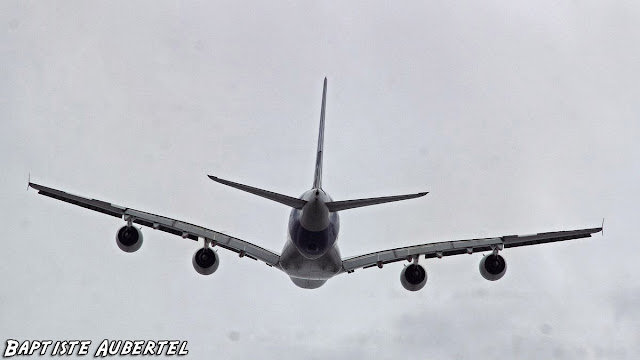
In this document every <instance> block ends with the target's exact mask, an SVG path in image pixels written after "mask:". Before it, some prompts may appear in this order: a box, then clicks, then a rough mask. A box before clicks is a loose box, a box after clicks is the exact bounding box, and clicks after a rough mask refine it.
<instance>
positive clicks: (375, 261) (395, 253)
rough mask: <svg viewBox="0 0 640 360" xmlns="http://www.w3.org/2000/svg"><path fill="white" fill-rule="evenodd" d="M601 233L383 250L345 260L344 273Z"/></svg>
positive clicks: (510, 237)
mask: <svg viewBox="0 0 640 360" xmlns="http://www.w3.org/2000/svg"><path fill="white" fill-rule="evenodd" d="M600 231H602V227H598V228H591V229H580V230H569V231H556V232H546V233H538V234H532V235H507V236H500V237H494V238H484V239H471V240H456V241H444V242H437V243H430V244H421V245H414V246H406V247H401V248H396V249H389V250H382V251H377V252H373V253H369V254H365V255H358V256H353V257H349V258H346V259H343V260H342V268H343V270H344V271H345V272H353V271H355V270H357V269H361V268H362V269H366V268H369V267H372V266H376V265H377V266H378V267H382V265H384V264H388V263H392V262H396V261H402V260H412V259H413V258H414V257H416V256H424V257H425V258H427V259H428V258H434V257H444V256H452V255H460V254H470V253H473V252H480V251H489V250H492V249H493V248H494V247H498V248H501V247H503V248H510V247H517V246H528V245H537V244H546V243H550V242H556V241H566V240H573V239H580V238H587V237H591V234H594V233H597V232H600Z"/></svg>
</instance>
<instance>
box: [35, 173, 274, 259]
mask: <svg viewBox="0 0 640 360" xmlns="http://www.w3.org/2000/svg"><path fill="white" fill-rule="evenodd" d="M29 187H32V188H34V189H36V190H38V193H39V194H41V195H44V196H48V197H50V198H54V199H58V200H61V201H64V202H68V203H70V204H74V205H78V206H81V207H83V208H85V209H90V210H94V211H97V212H101V213H103V214H107V215H111V216H115V217H120V218H124V219H131V221H132V222H134V223H136V224H140V225H144V226H148V227H150V228H153V229H156V230H161V231H164V232H168V233H170V234H174V235H178V236H181V237H182V238H185V239H187V238H188V239H191V240H196V241H197V240H198V238H205V239H210V240H212V241H214V242H215V244H216V245H218V246H220V247H221V248H224V249H227V250H231V251H233V252H236V253H238V254H240V255H241V256H245V255H246V257H248V258H251V259H254V260H260V261H263V262H265V263H266V264H267V265H269V266H274V265H276V264H278V262H279V261H280V255H279V254H277V253H275V252H273V251H270V250H267V249H264V248H262V247H260V246H257V245H254V244H252V243H250V242H248V241H244V240H240V239H238V238H235V237H232V236H229V235H226V234H223V233H221V232H218V231H214V230H210V229H207V228H204V227H201V226H198V225H193V224H190V223H187V222H184V221H181V220H176V219H171V218H168V217H164V216H160V215H155V214H151V213H147V212H144V211H139V210H135V209H131V208H127V207H124V206H119V205H115V204H111V203H108V202H105V201H101V200H96V199H88V198H85V197H82V196H78V195H73V194H69V193H66V192H64V191H61V190H56V189H53V188H50V187H46V186H43V185H38V184H34V183H31V182H30V183H29Z"/></svg>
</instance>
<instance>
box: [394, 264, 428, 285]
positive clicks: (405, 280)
mask: <svg viewBox="0 0 640 360" xmlns="http://www.w3.org/2000/svg"><path fill="white" fill-rule="evenodd" d="M400 282H401V283H402V286H403V287H404V288H405V289H407V290H409V291H418V290H420V289H422V288H423V287H424V284H426V283H427V271H426V270H425V269H424V267H423V266H422V265H419V264H411V265H406V266H405V267H404V269H402V272H401V273H400Z"/></svg>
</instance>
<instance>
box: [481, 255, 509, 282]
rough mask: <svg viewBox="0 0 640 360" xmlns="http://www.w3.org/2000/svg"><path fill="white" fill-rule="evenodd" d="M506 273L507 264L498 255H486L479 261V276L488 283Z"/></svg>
mask: <svg viewBox="0 0 640 360" xmlns="http://www.w3.org/2000/svg"><path fill="white" fill-rule="evenodd" d="M506 272H507V262H506V261H505V259H504V258H503V257H502V256H500V255H494V254H491V255H487V256H484V257H483V258H482V260H480V274H482V277H483V278H485V279H487V280H489V281H496V280H498V279H500V278H502V277H503V276H504V274H505V273H506Z"/></svg>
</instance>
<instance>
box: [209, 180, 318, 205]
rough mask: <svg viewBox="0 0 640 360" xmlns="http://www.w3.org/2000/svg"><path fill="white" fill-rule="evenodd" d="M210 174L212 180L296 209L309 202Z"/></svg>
mask: <svg viewBox="0 0 640 360" xmlns="http://www.w3.org/2000/svg"><path fill="white" fill-rule="evenodd" d="M208 176H209V179H211V180H213V181H215V182H218V183H220V184H223V185H227V186H231V187H233V188H236V189H238V190H242V191H246V192H249V193H252V194H254V195H258V196H262V197H263V198H267V199H269V200H273V201H276V202H279V203H281V204H284V205H287V206H290V207H292V208H295V209H302V207H303V206H304V204H306V203H307V202H306V201H305V200H302V199H296V198H294V197H291V196H287V195H282V194H278V193H275V192H273V191H267V190H262V189H258V188H255V187H253V186H248V185H243V184H238V183H234V182H232V181H229V180H224V179H220V178H217V177H215V176H212V175H208Z"/></svg>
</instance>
